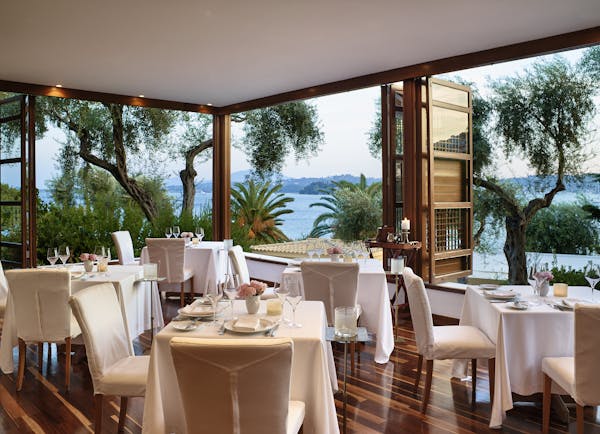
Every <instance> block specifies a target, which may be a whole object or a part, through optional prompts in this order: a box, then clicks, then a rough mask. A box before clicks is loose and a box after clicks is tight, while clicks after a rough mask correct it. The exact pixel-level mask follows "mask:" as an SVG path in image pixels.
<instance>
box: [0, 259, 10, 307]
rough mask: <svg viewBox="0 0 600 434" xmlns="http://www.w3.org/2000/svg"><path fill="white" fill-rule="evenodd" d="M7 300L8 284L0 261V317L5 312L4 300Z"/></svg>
mask: <svg viewBox="0 0 600 434" xmlns="http://www.w3.org/2000/svg"><path fill="white" fill-rule="evenodd" d="M7 298H8V282H7V281H6V276H4V271H3V270H2V261H0V316H4V311H5V310H6V299H7Z"/></svg>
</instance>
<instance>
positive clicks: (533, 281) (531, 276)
mask: <svg viewBox="0 0 600 434" xmlns="http://www.w3.org/2000/svg"><path fill="white" fill-rule="evenodd" d="M536 272H537V271H536V267H535V265H534V266H531V267H529V272H528V274H527V282H528V283H529V285H530V286H531V287H532V288H533V301H532V304H533V305H539V304H541V302H540V290H539V282H538V279H537V277H535V274H536Z"/></svg>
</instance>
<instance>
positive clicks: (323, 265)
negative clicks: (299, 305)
mask: <svg viewBox="0 0 600 434" xmlns="http://www.w3.org/2000/svg"><path fill="white" fill-rule="evenodd" d="M300 269H301V271H302V282H303V285H304V298H305V299H306V300H318V301H322V302H323V303H324V304H325V313H326V315H327V324H329V325H333V323H334V321H335V308H336V307H338V306H356V308H357V310H358V316H360V312H361V307H360V305H359V304H357V303H356V300H357V297H358V264H357V263H352V264H350V263H344V262H340V263H337V262H312V261H303V262H301V263H300ZM355 352H356V344H355V343H354V342H352V343H351V344H350V353H351V359H350V360H351V362H350V370H351V371H352V372H354V368H355V366H354V363H355V362H354V353H355Z"/></svg>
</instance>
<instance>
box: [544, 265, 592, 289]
mask: <svg viewBox="0 0 600 434" xmlns="http://www.w3.org/2000/svg"><path fill="white" fill-rule="evenodd" d="M550 271H551V272H552V274H553V275H554V282H561V283H566V284H568V285H571V286H587V285H588V281H587V280H585V272H586V269H585V268H584V269H583V270H574V269H573V268H571V267H568V268H567V267H565V266H564V265H560V266H559V265H554V266H553V267H552V269H551V270H550Z"/></svg>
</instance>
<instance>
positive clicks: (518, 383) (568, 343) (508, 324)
mask: <svg viewBox="0 0 600 434" xmlns="http://www.w3.org/2000/svg"><path fill="white" fill-rule="evenodd" d="M553 290H554V288H552V289H551V291H550V292H549V294H548V295H547V296H545V297H539V296H535V295H534V294H533V289H532V287H530V286H526V285H507V286H500V287H499V288H498V289H495V290H491V291H485V290H484V289H482V288H481V287H479V286H471V285H467V287H466V290H465V299H464V304H463V309H462V313H461V318H460V325H469V326H474V327H477V328H479V329H480V330H481V331H482V332H483V333H485V334H486V335H487V337H488V338H489V339H490V340H491V341H492V342H493V343H494V344H495V345H496V366H495V375H496V378H495V383H494V397H493V403H492V411H491V416H490V424H489V425H490V427H492V428H499V427H501V426H502V422H503V420H504V418H505V417H506V412H507V411H508V410H510V409H512V408H513V396H512V394H513V393H516V394H518V395H522V396H529V395H532V394H534V393H540V392H543V390H544V379H543V374H542V359H544V357H572V356H573V351H574V339H575V337H574V314H573V311H572V310H569V306H567V305H572V304H573V303H574V302H577V301H581V302H584V303H585V302H591V300H592V292H591V289H590V288H589V287H583V286H574V287H569V289H568V297H555V296H554V294H553ZM494 291H513V292H514V293H515V294H516V296H517V298H518V299H519V300H521V301H522V302H523V301H524V302H527V303H526V305H523V303H517V304H515V302H514V301H506V300H502V299H497V298H494ZM565 301H566V303H565ZM453 375H454V376H455V377H459V378H465V377H466V375H467V366H466V361H463V360H456V361H454V364H453ZM552 387H553V393H561V394H566V392H565V391H563V390H561V389H560V388H559V386H558V385H557V384H556V382H554V383H553V386H552Z"/></svg>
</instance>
